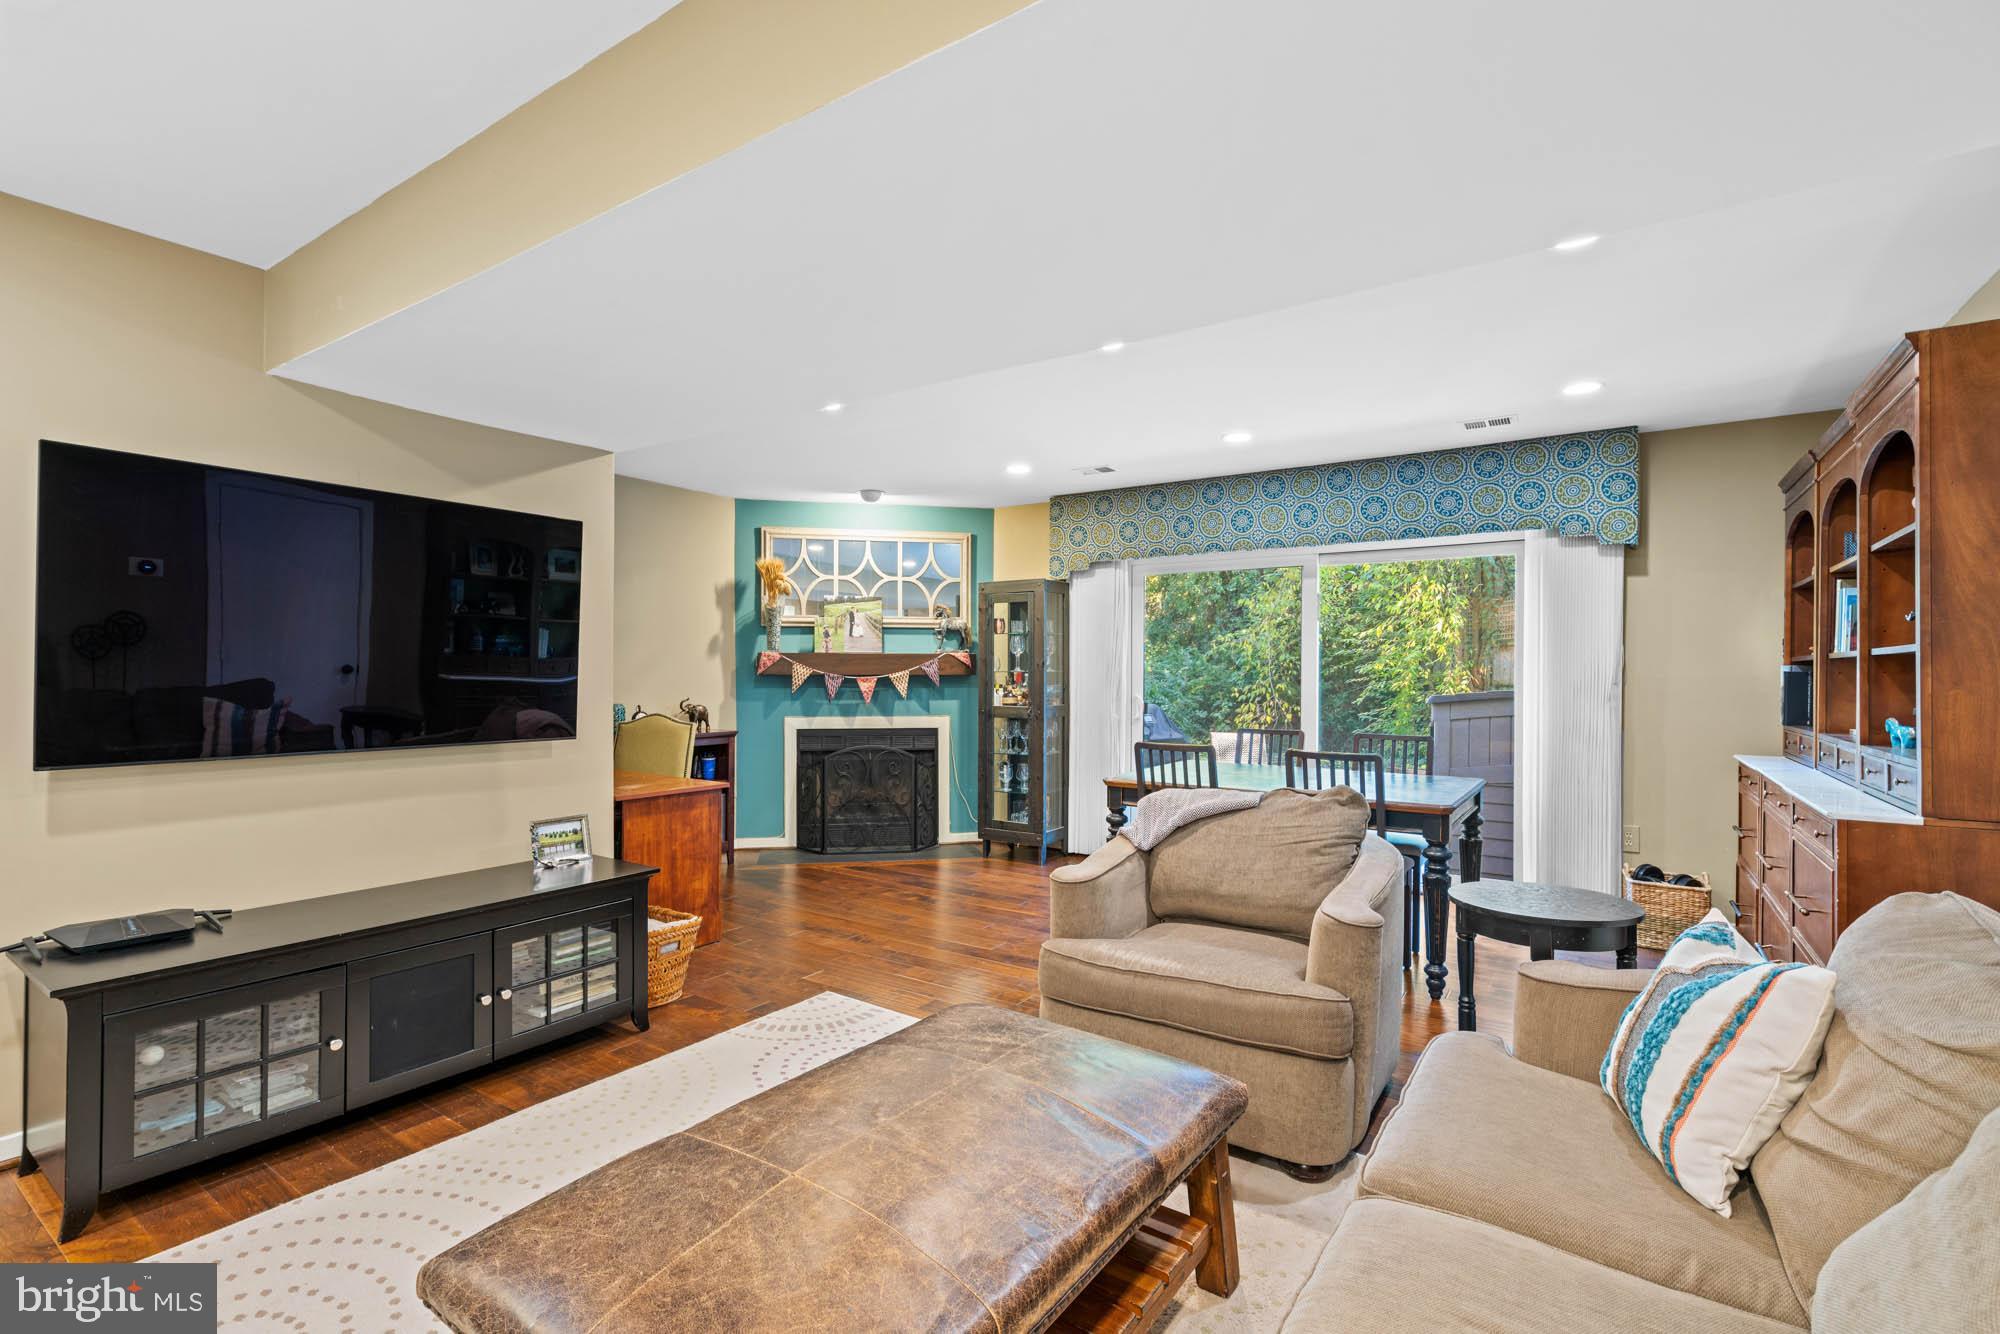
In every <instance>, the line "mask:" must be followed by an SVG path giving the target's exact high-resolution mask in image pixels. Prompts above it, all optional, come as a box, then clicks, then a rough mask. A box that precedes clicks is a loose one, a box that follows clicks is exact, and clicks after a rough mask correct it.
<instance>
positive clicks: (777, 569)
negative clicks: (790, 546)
mask: <svg viewBox="0 0 2000 1334" xmlns="http://www.w3.org/2000/svg"><path fill="white" fill-rule="evenodd" d="M757 580H758V582H759V583H760V584H761V585H762V586H763V593H764V647H765V648H767V649H769V650H770V651H771V652H773V653H776V652H778V649H779V638H780V631H781V630H782V628H783V626H784V621H785V598H786V596H787V595H789V594H792V593H796V592H797V591H798V585H796V584H794V583H793V582H792V581H791V579H790V578H789V577H787V576H786V574H785V563H784V562H783V561H781V560H779V559H778V558H777V557H776V556H766V557H764V558H763V559H762V560H759V561H758V562H757Z"/></svg>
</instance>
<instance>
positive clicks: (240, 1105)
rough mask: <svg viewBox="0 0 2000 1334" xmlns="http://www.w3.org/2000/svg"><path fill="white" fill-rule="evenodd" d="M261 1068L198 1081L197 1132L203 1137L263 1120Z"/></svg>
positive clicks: (253, 1067)
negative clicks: (199, 1127) (198, 1114)
mask: <svg viewBox="0 0 2000 1334" xmlns="http://www.w3.org/2000/svg"><path fill="white" fill-rule="evenodd" d="M263 1102H264V1067H263V1066H261V1065H253V1066H251V1067H250V1068H249V1069H247V1070H238V1071H236V1072H235V1073H234V1074H227V1075H222V1076H219V1077H217V1078H215V1079H204V1080H202V1081H201V1133H202V1135H203V1137H207V1136H209V1135H213V1134H214V1133H215V1132H216V1131H218V1130H228V1129H230V1128H231V1127H232V1126H247V1125H249V1124H250V1123H251V1122H252V1121H260V1120H262V1119H263V1117H264V1106H263Z"/></svg>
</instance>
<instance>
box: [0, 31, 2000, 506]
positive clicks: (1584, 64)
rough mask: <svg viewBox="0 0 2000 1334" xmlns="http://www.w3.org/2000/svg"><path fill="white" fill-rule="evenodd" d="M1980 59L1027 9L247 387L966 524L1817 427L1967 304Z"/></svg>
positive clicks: (1936, 42)
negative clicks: (1304, 476)
mask: <svg viewBox="0 0 2000 1334" xmlns="http://www.w3.org/2000/svg"><path fill="white" fill-rule="evenodd" d="M12 2H13V0H0V3H12ZM419 8H421V7H419ZM1996 46H2000V6H1996V5H1994V4H1992V3H1991V2H1990V0H1930V2H1929V3H1922V4H1913V5H1905V6H1900V7H1891V8H1888V9H1884V8H1882V7H1881V6H1879V5H1874V4H1863V3H1860V0H1819V2H1817V3H1810V2H1808V0H1771V2H1768V3H1761V4H1756V5H1744V4H1741V3H1738V2H1735V0H1730V2H1725V0H1690V2H1689V3H1683V4H1680V5H1675V6H1658V5H1654V6H1645V7H1638V6H1606V5H1604V4H1602V3H1601V0H1591V2H1590V3H1583V2H1582V0H1535V2H1534V3H1521V4H1514V5H1499V4H1473V3H1458V4H1450V5H1446V6H1444V7H1442V8H1441V7H1439V6H1416V5H1400V6H1372V7H1357V6H1344V5H1328V4H1325V3H1324V2H1323V0H1237V2H1236V3H1233V4H1226V5H1223V4H1215V3H1213V0H1040V3H1038V4H1035V5H1033V6H1032V7H1030V8H1028V9H1026V10H1024V11H1022V12H1020V13H1018V14H1016V15H1015V16H1014V17H1012V18H1010V19H1008V20H1006V21H1004V22H1002V23H999V24H996V25H994V26H993V27H991V28H988V29H986V30H983V31H982V32H979V33H977V34H975V35H973V36H972V37H969V38H967V39H966V40H964V41H961V42H958V43H956V44H955V45H952V46H950V47H948V48H946V49H944V50H942V51H940V52H938V53H936V54H934V55H933V56H931V57H929V58H928V59H926V60H923V61H920V62H918V63H917V64H915V65H913V66H911V67H910V68H908V69H905V70H903V71H901V72H899V73H897V74H895V75H892V76H890V77H888V78H885V79H883V80H880V81H878V82H876V83H874V84H872V85H870V86H868V87H866V88H863V89H861V90H859V91H857V92H855V93H854V94H852V95H850V96H849V97H846V98H844V99H842V100H840V101H838V102H836V103H834V104H833V105H831V106H829V107H826V108H824V109H822V110H821V111H819V112H816V113H815V114H813V115H811V116H809V117H806V118H804V119H802V120H800V121H798V122H795V123H793V124H791V125H788V126H786V127H784V128H782V129H780V130H778V131H776V132H774V133H772V134H770V135H768V136H766V137H765V138H763V139H761V140H759V141H757V142H755V143H752V144H750V145H748V146H746V147H745V148H743V149H741V150H739V151H737V152H736V153H733V154H731V155H729V156H728V157H725V158H723V159H721V160H719V161H717V162H714V163H712V164H710V165H708V166H706V167H704V168H702V169H700V170H698V171H695V172H692V173H689V174H688V175H687V176H685V177H683V178H681V179H679V180H676V181H673V182H670V183H668V184H666V185H664V186H662V187H661V188H659V189H657V190H655V191H653V192H651V193H649V194H648V195H646V196H643V197H642V198H640V199H637V200H634V201H632V202H631V203H629V204H627V205H625V206H623V207H621V208H619V209H615V210H613V211H612V212H610V213H608V214H606V215H604V216H602V217H600V218H598V219H595V220H593V221H592V222H589V223H587V224H584V225H583V226H580V227H578V228H576V229H575V230H573V231H571V232H569V233H567V234H565V235H563V236H560V237H556V238H553V239H551V240H550V241H548V242H546V243H545V244H543V245H540V246H538V247H536V248H534V249H533V250H530V251H528V252H526V253H524V254H522V255H520V256H517V257H516V258H514V259H512V260H510V261H508V262H507V263H505V264H502V265H500V266H498V267H496V268H494V269H492V270H489V271H488V272H486V273H484V274H481V275H479V276H478V277H475V278H473V279H470V280H468V281H466V282H464V283H461V284H459V285H458V286H456V287H454V288H452V289H450V290H448V291H446V292H443V293H441V294H439V295H438V296H436V297H434V298H432V299H430V300H428V301H425V302H422V303H419V304H418V305H416V306H414V307H411V308H410V309H407V310H404V311H402V312H399V313H397V314H396V315H393V316H390V317H388V318H387V319H384V320H382V321H380V322H378V323H376V324H374V325H372V326H369V327H368V328H365V329H362V330H359V331H357V332H356V333H354V334H351V335H349V336H348V337H347V338H345V339H342V340H340V341H339V342H337V343H334V344H331V345H329V346H327V347H324V348H320V349H318V350H316V351H314V352H312V353H309V354H307V355H306V356H304V357H301V358H299V359H297V360H295V361H293V362H291V363H289V364H288V365H286V366H285V367H282V368H280V373H281V374H283V375H286V376H288V377H290V378H294V379H297V380H301V381H305V382H309V383H313V384H319V385H324V386H327V387H330V388H335V389H340V390H344V391H347V392H350V393H355V394H360V395H364V396H367V397H370V398H377V399H383V400H386V401H390V402H396V403H402V404H406V405H409V406H412V407H417V408H421V409H424V410H427V411H432V412H437V413H442V414H445V415H448V416H453V417H460V418H464V419H467V420H472V421H479V422H485V423H490V424H493V425H498V426H504V427H509V428H512V429H515V430H521V431H528V432H533V433H538V434H543V435H549V436H554V437H557V438H560V439H567V440H574V441H577V442H579V443H583V444H588V445H595V446H598V447H602V448H607V449H614V450H618V451H621V455H622V456H621V458H620V459H619V468H620V471H621V472H625V473H629V474H633V475H638V476H643V477H650V478H654V479H656V480H660V481H667V482H673V483H676V484H678V485H682V486H692V487H697V488H700V489H704V490H709V491H716V492H720V493H724V494H732V495H744V496H766V497H804V498H826V497H831V496H843V497H844V496H850V495H851V494H852V493H853V491H854V490H855V489H857V488H859V487H864V486H869V487H879V488H881V489H883V490H885V491H887V492H888V493H889V494H890V495H891V496H892V497H893V498H895V499H898V500H928V501H947V502H960V503H977V504H995V503H1011V502H1013V501H1018V500H1027V499H1034V498H1039V497H1041V496H1046V495H1048V494H1050V493H1051V492H1054V491H1065V490H1073V489H1081V488H1082V487H1084V486H1086V485H1093V484H1088V483H1084V482H1082V481H1081V479H1079V478H1077V477H1075V476H1074V475H1072V474H1071V473H1070V472H1069V471H1067V470H1068V469H1070V468H1072V467H1074V466H1076V465H1079V464H1084V463H1093V464H1095V463H1103V464H1109V465H1112V466H1114V467H1116V468H1118V469H1119V471H1118V473H1116V474H1115V475H1113V476H1112V477H1110V478H1107V479H1105V481H1104V482H1102V483H1095V484H1096V485H1115V484H1119V483H1124V482H1131V481H1142V480H1157V479H1161V478H1167V477H1185V476H1190V475H1199V474H1201V473H1205V472H1213V471H1220V470H1224V469H1232V468H1247V467H1262V466H1279V465H1283V464H1291V463H1297V462H1308V461H1320V460H1328V459H1333V458H1336V457H1340V456H1343V455H1354V454H1361V453H1370V452H1376V451H1379V450H1384V449H1402V448H1425V447H1437V446H1445V445H1453V444H1460V443H1464V442H1466V441H1467V440H1468V439H1472V438H1475V437H1469V436H1467V435H1466V433H1465V432H1464V431H1463V430H1461V429H1460V427H1459V425H1458V423H1459V422H1460V421H1461V420H1463V419H1464V418H1467V417H1474V416H1485V415H1487V414H1490V413H1497V412H1512V413H1514V414H1516V425H1515V426H1514V427H1512V428H1509V430H1508V432H1507V434H1508V435H1510V436H1511V435H1527V434H1537V433H1541V432H1544V431H1556V430H1563V429H1568V428H1573V427H1584V426H1614V425H1624V424H1628V423H1637V424H1639V425H1640V426H1642V427H1646V428H1650V429H1659V428H1665V427H1670V426H1677V425H1687V424H1695V423H1700V422H1708V421H1717V420H1727V419H1732V418H1740V417H1749V416H1760V415H1766V414H1771V413H1779V412H1789V411H1799V410H1806V409H1813V408H1824V407H1829V406H1832V405H1833V404H1834V403H1836V402H1837V401H1838V400H1839V398H1840V397H1841V396H1842V395H1843V394H1844V393H1845V391H1846V390H1847V389H1848V388H1849V387H1851V385H1852V383H1853V382H1854V380H1855V378H1856V377H1857V376H1858V375H1859V374H1860V373H1862V372H1864V371H1865V370H1866V369H1867V367H1868V365H1869V364H1870V363H1871V362H1872V361H1873V359H1874V358H1875V357H1876V356H1878V355H1879V354H1880V353H1881V352H1882V351H1883V350H1885V349H1886V347H1887V346H1888V344H1889V343H1890V342H1891V341H1893V339H1894V337H1895V336H1896V334H1898V333H1899V332H1901V331H1902V330H1904V329H1907V328H1915V327H1922V326H1924V325H1927V324H1934V323H1937V322H1939V321H1940V320H1942V319H1944V318H1946V317H1947V316H1949V315H1950V314H1951V313H1952V311H1953V310H1954V309H1955V308H1956V306H1957V305H1958V303H1959V302H1960V301H1962V300H1963V299H1964V298H1965V297H1966V296H1967V295H1969V294H1970V293H1971V291H1972V290H1973V289H1974V288H1975V287H1976V286H1977V285H1978V284H1979V283H1980V282H1982V281H1983V280H1984V279H1985V278H1986V277H1987V276H1988V275H1990V274H1991V273H1992V272H1993V271H1994V270H1995V269H1996V268H2000V155H1996V151H1995V150H1997V149H2000V98H1996V97H1995V96H1993V93H1992V80H1991V76H1990V53H1991V52H1992V51H1993V50H1994V49H1995V48H1996ZM357 152H358V150H357ZM428 156H435V152H432V153H430V154H428ZM0 188H10V187H8V186H7V183H6V176H5V173H4V171H0ZM378 188H379V187H378ZM192 202H194V203H199V202H200V201H192ZM211 207H212V201H211ZM1586 231H1588V232H1600V233H1603V234H1604V237H1605V239H1604V241H1603V242H1602V243H1601V244H1600V245H1599V246H1598V247H1596V248H1595V249H1593V250H1590V251H1586V252H1582V253H1580V254H1576V255H1568V256H1557V255H1553V254H1550V253H1549V252H1548V251H1547V249H1546V247H1547V246H1548V245H1549V243H1550V242H1552V241H1554V240H1556V239H1558V238H1560V237H1563V236H1567V235H1571V234H1574V233H1578V232H1586ZM1113 338H1117V339H1123V340H1125V341H1126V342H1127V344H1128V346H1127V348H1126V350H1125V351H1124V352H1122V353H1120V354H1118V355H1116V356H1105V355H1101V354H1098V353H1097V352H1095V351H1094V350H1092V349H1094V348H1095V347H1096V346H1097V345H1098V344H1099V343H1101V342H1103V341H1105V340H1107V339H1113ZM1580 377H1590V378H1595V379H1601V380H1603V381H1604V382H1605V383H1606V385H1607V388H1606V390H1605V391H1604V393H1602V394H1601V395H1599V396H1597V397H1595V398H1590V399H1580V400H1565V399H1563V398H1561V397H1560V396H1559V394H1558V393H1557V390H1558V387H1559V386H1560V385H1562V384H1563V383H1565V382H1567V381H1570V380H1573V379H1577V378H1580ZM829 399H838V400H841V401H843V402H845V403H846V404H847V405H848V406H847V408H846V410H845V411H844V412H842V413H841V414H839V415H838V416H827V415H825V414H822V413H821V412H820V411H818V408H819V405H820V404H822V403H823V402H825V401H827V400H829ZM1239 427H1240V428H1245V429H1249V430H1251V431H1253V432H1255V434H1256V436H1257V439H1256V441H1255V443H1254V444H1252V445H1250V446H1248V447H1245V448H1242V449H1235V450H1230V449H1225V448H1223V447H1222V446H1221V445H1219V444H1218V443H1217V441H1218V438H1219V436H1220V435H1221V434H1222V432H1224V431H1226V430H1229V429H1232V428H1239ZM1016 460H1018V461H1022V462H1027V463H1030V464H1032V465H1033V466H1034V469H1035V470H1034V472H1033V473H1031V474H1030V475H1029V476H1027V477H1025V478H1013V477H1008V476H1005V475H1003V473H1002V465H1003V464H1005V463H1007V462H1010V461H1016Z"/></svg>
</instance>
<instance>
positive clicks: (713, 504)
mask: <svg viewBox="0 0 2000 1334" xmlns="http://www.w3.org/2000/svg"><path fill="white" fill-rule="evenodd" d="M735 555H736V502H735V501H733V500H731V499H729V498H728V497H727V496H712V495H709V494H708V493H707V492H705V491H684V490H682V489H681V488H680V487H677V486H662V485H660V484H659V483H658V482H645V481H641V480H639V479H638V478H636V477H620V478H619V479H618V575H617V591H616V593H615V594H614V595H613V604H614V605H615V606H616V607H617V608H618V620H617V626H616V628H615V630H614V632H613V635H612V640H613V645H612V669H611V691H612V695H613V697H614V698H615V699H617V700H618V701H619V702H620V703H622V704H623V705H625V707H626V708H627V709H628V710H629V709H630V708H632V706H634V705H636V704H643V705H645V706H646V708H647V709H648V710H650V711H652V712H654V713H672V712H674V711H675V710H676V709H677V708H678V707H679V706H680V702H681V700H683V699H692V700H694V701H695V702H696V703H697V704H706V705H708V711H709V717H710V719H711V720H712V721H713V723H714V725H715V726H717V727H734V726H736V629H735V624H736V574H735V569H734V566H733V562H734V560H735Z"/></svg>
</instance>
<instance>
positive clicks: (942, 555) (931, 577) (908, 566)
mask: <svg viewBox="0 0 2000 1334" xmlns="http://www.w3.org/2000/svg"><path fill="white" fill-rule="evenodd" d="M760 543H761V548H760V554H761V555H764V556H773V557H776V558H777V559H778V560H780V561H782V562H784V566H785V573H786V575H787V576H788V577H790V579H791V581H792V584H793V586H794V588H795V589H796V590H797V591H796V592H795V593H793V594H792V595H791V597H790V598H789V599H787V605H786V607H785V613H784V617H783V622H784V624H786V625H811V624H813V623H815V622H816V621H817V620H818V618H819V612H820V608H821V606H822V605H823V604H825V603H828V602H838V601H841V600H843V599H849V598H880V599H882V623H883V624H884V625H891V626H919V627H922V628H924V629H930V628H931V627H932V626H933V625H935V624H936V622H937V618H938V614H939V613H940V612H947V613H949V614H950V615H951V616H953V617H963V616H964V615H965V614H966V611H967V605H968V604H967V600H966V591H965V587H966V572H967V571H969V570H970V569H971V568H972V534H970V533H919V532H895V531H869V530H862V529H852V528H764V529H762V530H760Z"/></svg>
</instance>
